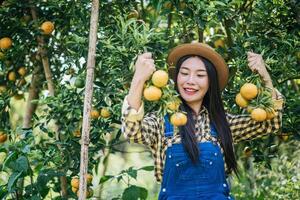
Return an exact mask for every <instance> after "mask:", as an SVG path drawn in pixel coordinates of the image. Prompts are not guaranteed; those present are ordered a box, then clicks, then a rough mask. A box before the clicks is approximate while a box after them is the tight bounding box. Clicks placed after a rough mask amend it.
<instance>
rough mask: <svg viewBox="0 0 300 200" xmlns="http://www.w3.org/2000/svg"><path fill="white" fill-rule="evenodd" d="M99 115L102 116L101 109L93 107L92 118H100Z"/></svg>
mask: <svg viewBox="0 0 300 200" xmlns="http://www.w3.org/2000/svg"><path fill="white" fill-rule="evenodd" d="M99 116H100V113H99V111H98V110H96V109H92V111H91V118H92V119H98V118H99Z"/></svg>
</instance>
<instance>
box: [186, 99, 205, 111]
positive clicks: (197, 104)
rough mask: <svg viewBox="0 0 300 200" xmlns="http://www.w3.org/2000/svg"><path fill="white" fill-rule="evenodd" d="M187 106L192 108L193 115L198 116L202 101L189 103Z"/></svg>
mask: <svg viewBox="0 0 300 200" xmlns="http://www.w3.org/2000/svg"><path fill="white" fill-rule="evenodd" d="M187 104H188V105H189V106H190V107H191V108H192V110H193V111H194V113H195V115H198V114H199V112H200V108H201V106H202V100H201V101H200V102H190V103H187Z"/></svg>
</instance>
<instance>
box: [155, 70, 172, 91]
mask: <svg viewBox="0 0 300 200" xmlns="http://www.w3.org/2000/svg"><path fill="white" fill-rule="evenodd" d="M151 80H152V83H153V85H155V86H156V87H159V88H161V87H164V86H166V85H167V83H168V80H169V75H168V73H167V72H165V71H163V70H157V71H156V72H154V73H153V75H152V79H151Z"/></svg>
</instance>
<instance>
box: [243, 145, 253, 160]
mask: <svg viewBox="0 0 300 200" xmlns="http://www.w3.org/2000/svg"><path fill="white" fill-rule="evenodd" d="M244 155H245V156H246V157H247V158H248V157H250V156H251V155H252V149H251V148H250V147H245V149H244Z"/></svg>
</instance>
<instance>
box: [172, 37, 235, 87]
mask: <svg viewBox="0 0 300 200" xmlns="http://www.w3.org/2000/svg"><path fill="white" fill-rule="evenodd" d="M186 55H199V56H202V57H204V58H206V59H207V60H209V61H210V62H211V63H212V64H213V65H214V66H215V68H216V70H217V74H218V79H219V86H220V90H223V89H224V88H225V86H226V85H227V81H228V76H229V70H228V66H227V64H226V62H225V60H224V59H223V58H222V56H221V55H220V54H218V53H217V52H216V51H215V50H214V49H213V48H212V47H210V46H209V45H207V44H204V43H199V42H196V43H185V44H181V45H178V46H176V47H175V48H173V49H171V51H170V53H169V55H168V58H167V63H168V65H169V74H170V77H171V78H172V79H173V80H174V79H175V66H176V63H177V61H178V60H179V59H180V58H181V57H182V56H186Z"/></svg>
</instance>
